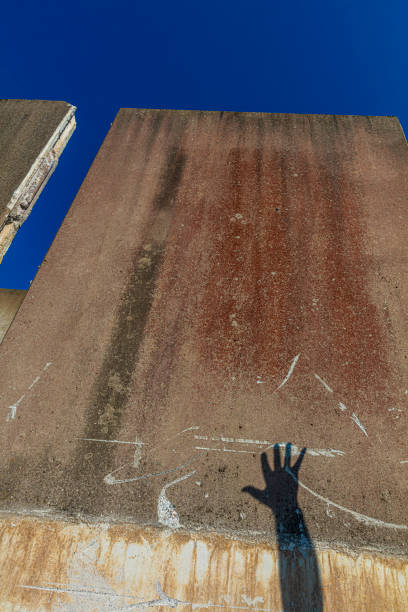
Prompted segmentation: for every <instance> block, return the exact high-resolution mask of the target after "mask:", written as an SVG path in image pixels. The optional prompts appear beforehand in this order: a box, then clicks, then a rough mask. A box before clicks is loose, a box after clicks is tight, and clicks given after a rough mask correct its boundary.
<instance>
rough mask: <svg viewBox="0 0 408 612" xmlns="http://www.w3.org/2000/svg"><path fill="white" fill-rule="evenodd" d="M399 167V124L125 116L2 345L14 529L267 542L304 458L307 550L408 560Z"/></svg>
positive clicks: (0, 433)
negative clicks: (277, 503)
mask: <svg viewBox="0 0 408 612" xmlns="http://www.w3.org/2000/svg"><path fill="white" fill-rule="evenodd" d="M407 163H408V155H407V147H406V143H405V141H403V136H402V133H401V131H400V127H399V124H398V122H397V120H395V119H394V118H389V117H384V118H365V117H335V116H302V115H267V114H256V113H254V114H252V113H249V114H246V113H224V114H219V113H206V112H195V111H154V110H137V109H124V110H121V111H120V113H119V114H118V117H117V119H116V120H115V122H114V124H113V125H112V128H111V130H110V132H109V134H108V135H107V137H106V140H105V142H104V144H103V146H102V148H101V150H100V152H99V153H98V156H97V158H96V159H95V162H94V164H93V167H92V169H91V170H90V172H89V174H88V176H87V178H86V180H85V182H84V184H83V186H82V187H81V190H80V192H79V194H78V196H77V198H76V201H75V204H74V205H73V206H72V208H71V210H70V211H69V213H68V215H67V218H66V219H65V221H64V224H63V226H62V227H61V230H60V232H59V233H58V235H57V237H56V239H55V241H54V243H53V245H52V247H51V249H50V252H49V254H48V256H47V261H46V262H44V264H43V266H42V267H41V270H40V271H39V274H38V275H37V277H36V279H35V281H34V283H33V285H32V287H31V288H30V291H29V292H28V295H27V298H26V300H25V301H24V304H23V305H22V307H21V310H20V312H19V316H18V317H17V318H16V321H15V322H14V324H13V325H12V326H11V328H10V330H9V332H8V334H7V337H6V339H5V341H4V343H3V344H2V352H1V355H0V386H1V389H2V393H3V395H2V398H1V399H2V405H1V410H2V414H3V416H2V418H3V422H4V427H3V428H0V442H1V446H0V448H1V452H0V460H1V482H2V495H3V497H2V499H1V501H0V503H1V506H2V507H3V509H7V510H9V511H10V510H12V511H15V510H17V509H23V508H26V507H30V508H44V507H49V508H50V509H51V510H52V511H58V512H64V513H66V514H69V515H70V516H74V517H75V516H77V514H78V513H85V514H87V515H90V516H97V517H100V516H110V517H115V519H121V520H124V521H125V520H132V521H134V522H135V523H138V524H149V525H157V524H158V522H159V516H158V500H159V499H162V500H163V499H164V494H165V492H166V491H167V493H168V502H169V505H168V506H167V507H168V508H171V506H170V503H171V504H172V506H173V507H174V508H175V510H174V511H175V512H176V513H177V514H178V516H179V520H180V522H181V524H183V525H184V526H185V527H186V528H187V529H191V530H194V529H198V530H200V529H205V530H216V531H220V530H225V532H227V533H229V534H234V533H237V532H245V533H250V532H252V531H254V530H257V531H259V532H261V533H262V534H263V535H264V536H265V538H267V537H269V536H270V537H273V525H272V521H271V514H270V511H267V510H266V509H265V508H263V507H261V506H260V505H259V504H258V505H257V504H254V503H251V501H250V500H249V499H248V497H246V496H245V495H244V494H243V493H242V488H243V487H246V486H248V485H251V486H254V487H260V486H263V485H262V472H261V469H260V453H262V452H263V451H265V452H272V447H273V445H274V444H275V443H278V444H283V445H284V444H285V443H286V442H292V444H293V448H295V447H296V448H297V452H298V453H299V452H300V450H299V449H301V448H302V447H303V446H305V447H307V449H308V453H307V454H306V458H305V461H304V463H303V467H302V473H301V476H300V483H301V484H299V503H300V504H301V506H302V511H303V513H304V516H305V517H306V520H307V523H308V527H309V530H310V533H311V536H312V538H313V539H314V540H316V541H318V542H321V541H325V542H330V544H331V546H332V547H333V548H334V547H335V546H337V545H341V544H342V543H347V544H349V545H350V546H352V547H353V549H357V548H359V547H360V548H364V547H365V546H373V547H374V548H375V549H376V550H383V551H385V550H389V551H391V552H394V553H397V552H399V553H402V552H403V551H404V550H406V541H407V540H406V537H407V533H408V531H407V526H408V517H407V507H406V493H407V492H406V484H405V482H406V478H405V475H406V463H405V462H406V461H407V460H408V457H406V449H405V446H404V441H405V440H406V432H407V427H406V406H407V398H408V390H407V389H406V382H405V381H406V376H407V373H408V366H407V363H408V360H407V359H406V338H407V333H408V319H407V314H406V309H404V303H406V298H407V299H408V297H407V283H406V279H405V278H404V273H403V271H404V269H405V267H406V264H407V251H406V237H405V234H404V228H405V227H406V222H407V208H406V197H407V193H408V184H407V178H406V177H407V172H406V168H407ZM96 203H97V204H96ZM90 228H91V230H90ZM67 261H69V262H70V265H69V266H67V265H65V262H67ZM23 332H24V333H23ZM38 338H41V339H42V342H41V343H39V342H38ZM48 362H52V368H50V369H49V370H48V371H47V375H46V376H41V380H39V382H38V383H36V384H35V385H34V386H33V387H32V388H31V385H32V383H33V381H34V380H36V379H37V377H38V376H40V374H41V372H42V371H43V368H44V367H45V364H47V363H48ZM13 411H14V413H15V418H11V417H10V418H9V415H10V413H12V412H13ZM7 419H9V420H7ZM193 471H194V476H192V475H191V474H192V472H193ZM45 475H46V477H45ZM178 478H180V479H181V480H179V481H177V483H176V484H175V485H174V486H173V484H172V483H173V481H175V480H177V479H178ZM196 482H200V483H201V484H200V485H197V484H196ZM169 486H171V487H172V488H171V489H168V487H169ZM166 487H167V488H166ZM163 492H164V493H163ZM162 494H163V495H162ZM163 504H164V505H166V504H165V501H163Z"/></svg>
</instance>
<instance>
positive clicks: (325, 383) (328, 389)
mask: <svg viewBox="0 0 408 612" xmlns="http://www.w3.org/2000/svg"><path fill="white" fill-rule="evenodd" d="M315 378H317V380H318V381H319V382H320V383H321V384H322V385H323V387H324V388H325V389H326V390H327V391H329V392H330V393H333V389H332V388H331V387H329V385H328V384H327V382H326V381H325V380H323V378H320V376H319V375H318V374H315ZM343 405H344V404H343Z"/></svg>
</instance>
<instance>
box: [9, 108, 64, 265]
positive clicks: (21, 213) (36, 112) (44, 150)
mask: <svg viewBox="0 0 408 612" xmlns="http://www.w3.org/2000/svg"><path fill="white" fill-rule="evenodd" d="M47 105H48V106H47ZM75 110H76V108H75V107H74V106H71V105H70V104H66V103H65V102H45V101H42V100H3V101H1V102H0V124H1V125H2V126H3V124H8V123H9V122H10V123H11V125H9V126H8V129H7V130H5V131H4V132H3V130H2V135H1V140H0V163H1V169H2V173H3V174H5V175H6V178H5V179H3V180H2V182H1V185H0V196H1V198H0V262H1V260H2V259H3V257H4V255H5V253H6V252H7V250H8V248H9V246H10V244H11V242H12V240H13V238H14V236H15V235H16V233H17V231H18V229H19V227H21V225H22V224H23V223H24V221H25V220H26V219H27V217H28V216H29V214H30V212H31V210H32V207H33V205H34V204H35V202H36V201H37V199H38V197H39V195H40V193H41V192H42V190H43V189H44V186H45V185H46V183H47V181H48V179H49V178H50V176H51V174H52V173H53V172H54V170H55V168H56V166H57V163H58V159H59V157H60V155H61V153H62V151H63V150H64V148H65V146H66V144H67V142H68V140H69V139H70V138H71V135H72V133H73V131H74V129H75V125H76V123H75V117H74V114H75ZM40 119H41V120H42V121H40ZM56 122H58V123H57V126H56V127H55V123H56ZM21 126H23V127H21ZM33 143H34V145H33ZM44 143H45V144H44ZM38 148H40V150H39V152H38ZM7 175H9V177H7ZM11 189H13V191H12V192H10V190H11Z"/></svg>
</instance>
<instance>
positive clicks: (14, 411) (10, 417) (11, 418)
mask: <svg viewBox="0 0 408 612" xmlns="http://www.w3.org/2000/svg"><path fill="white" fill-rule="evenodd" d="M50 365H52V361H49V362H47V363H46V364H45V366H44V367H43V370H48V368H49V367H50ZM40 378H41V376H36V377H35V378H34V380H33V382H32V383H31V384H30V385H29V386H28V389H27V390H28V391H31V389H32V388H33V387H34V385H36V384H37V383H38V381H39V380H40ZM24 397H25V393H23V395H22V396H21V397H20V398H19V399H18V400H17V401H16V402H15V403H14V404H12V405H11V406H9V412H8V415H7V417H6V422H7V423H9V422H10V421H14V419H15V418H16V414H17V408H18V407H19V405H20V404H21V402H22V401H23V399H24Z"/></svg>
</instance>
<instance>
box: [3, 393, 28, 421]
mask: <svg viewBox="0 0 408 612" xmlns="http://www.w3.org/2000/svg"><path fill="white" fill-rule="evenodd" d="M24 398H25V395H24V394H23V395H22V396H21V397H20V399H18V400H17V401H16V402H15V403H14V404H12V405H11V406H9V413H8V415H7V417H6V421H7V423H8V422H9V421H13V420H14V419H15V418H16V414H17V408H18V407H19V405H20V404H21V402H22V401H23V399H24Z"/></svg>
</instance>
